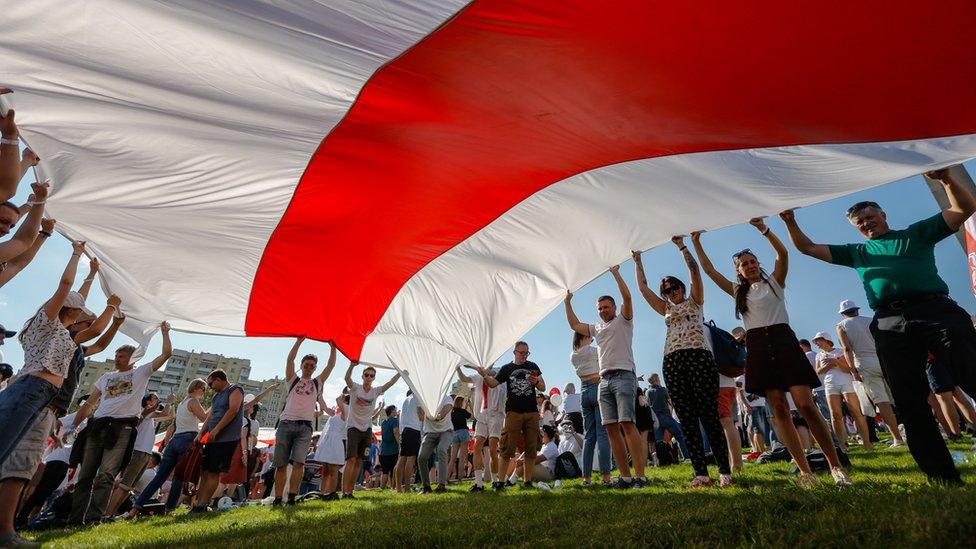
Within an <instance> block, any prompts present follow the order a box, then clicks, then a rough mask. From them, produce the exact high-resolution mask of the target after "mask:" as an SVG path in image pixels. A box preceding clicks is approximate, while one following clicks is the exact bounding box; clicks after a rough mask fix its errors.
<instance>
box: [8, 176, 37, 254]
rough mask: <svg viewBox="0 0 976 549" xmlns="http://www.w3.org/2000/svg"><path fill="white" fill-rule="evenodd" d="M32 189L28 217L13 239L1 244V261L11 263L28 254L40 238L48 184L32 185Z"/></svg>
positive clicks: (28, 204)
mask: <svg viewBox="0 0 976 549" xmlns="http://www.w3.org/2000/svg"><path fill="white" fill-rule="evenodd" d="M31 188H32V189H33V191H34V192H33V193H32V194H31V198H30V200H29V201H28V203H27V205H26V207H28V208H29V211H28V212H27V216H26V217H25V218H24V219H23V222H22V223H21V224H20V228H19V229H17V232H16V233H14V236H13V238H11V239H10V240H7V241H5V242H0V261H10V260H11V259H13V258H15V257H17V256H18V255H20V254H22V253H24V252H26V251H27V250H28V249H29V248H30V247H31V244H33V243H34V240H35V239H36V238H37V237H38V231H39V230H40V228H41V219H42V218H43V217H44V203H45V202H46V201H47V192H48V185H47V183H31ZM8 206H9V204H8ZM3 207H7V206H3ZM19 211H23V210H22V209H21V210H19Z"/></svg>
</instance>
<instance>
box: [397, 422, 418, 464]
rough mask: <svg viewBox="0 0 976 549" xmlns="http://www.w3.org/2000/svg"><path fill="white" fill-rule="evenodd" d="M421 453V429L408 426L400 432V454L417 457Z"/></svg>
mask: <svg viewBox="0 0 976 549" xmlns="http://www.w3.org/2000/svg"><path fill="white" fill-rule="evenodd" d="M419 453H420V431H418V430H416V429H411V428H410V427H406V428H404V429H403V431H401V432H400V455H401V456H403V457H417V454H419Z"/></svg>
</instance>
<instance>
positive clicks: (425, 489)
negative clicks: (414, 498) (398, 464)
mask: <svg viewBox="0 0 976 549" xmlns="http://www.w3.org/2000/svg"><path fill="white" fill-rule="evenodd" d="M433 492H434V491H433V490H431V488H430V486H429V485H426V484H425V485H424V486H421V487H420V493H421V494H431V493H433Z"/></svg>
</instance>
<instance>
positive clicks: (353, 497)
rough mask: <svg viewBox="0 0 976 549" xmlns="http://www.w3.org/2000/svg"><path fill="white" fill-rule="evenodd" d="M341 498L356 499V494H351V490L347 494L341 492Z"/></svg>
mask: <svg viewBox="0 0 976 549" xmlns="http://www.w3.org/2000/svg"><path fill="white" fill-rule="evenodd" d="M342 499H356V496H354V495H352V492H349V493H348V494H347V493H345V492H343V493H342Z"/></svg>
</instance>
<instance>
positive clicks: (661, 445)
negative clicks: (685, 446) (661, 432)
mask: <svg viewBox="0 0 976 549" xmlns="http://www.w3.org/2000/svg"><path fill="white" fill-rule="evenodd" d="M654 454H655V455H656V456H657V466H658V467H666V466H668V465H677V464H678V463H680V460H679V459H678V449H677V448H676V447H675V445H674V443H673V442H670V443H669V442H664V441H663V440H658V441H655V442H654Z"/></svg>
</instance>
